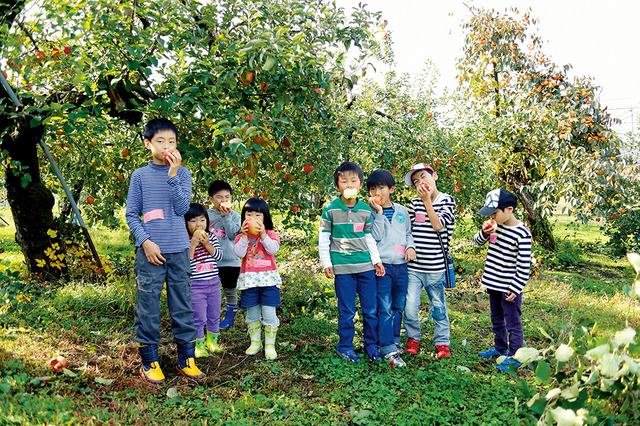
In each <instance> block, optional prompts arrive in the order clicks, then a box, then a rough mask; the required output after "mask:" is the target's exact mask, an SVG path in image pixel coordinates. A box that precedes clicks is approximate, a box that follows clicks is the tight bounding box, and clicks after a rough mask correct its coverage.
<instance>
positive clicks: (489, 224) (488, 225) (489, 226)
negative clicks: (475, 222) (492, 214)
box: [482, 219, 498, 232]
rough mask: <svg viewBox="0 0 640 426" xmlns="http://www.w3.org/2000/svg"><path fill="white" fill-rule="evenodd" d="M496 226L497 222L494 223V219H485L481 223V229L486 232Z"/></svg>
mask: <svg viewBox="0 0 640 426" xmlns="http://www.w3.org/2000/svg"><path fill="white" fill-rule="evenodd" d="M497 226H498V224H497V223H496V221H495V220H493V219H490V220H486V221H485V222H484V223H483V224H482V230H483V231H486V232H492V231H493V230H495V229H496V227H497Z"/></svg>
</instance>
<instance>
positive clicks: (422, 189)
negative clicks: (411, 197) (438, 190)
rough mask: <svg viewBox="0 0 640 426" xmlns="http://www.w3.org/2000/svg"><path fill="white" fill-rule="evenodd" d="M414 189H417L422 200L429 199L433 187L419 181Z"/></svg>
mask: <svg viewBox="0 0 640 426" xmlns="http://www.w3.org/2000/svg"><path fill="white" fill-rule="evenodd" d="M416 190H417V191H418V196H420V198H421V199H422V201H423V202H426V201H427V200H429V201H431V193H432V192H433V188H432V187H431V186H430V185H429V184H428V183H426V182H421V183H419V184H417V185H416Z"/></svg>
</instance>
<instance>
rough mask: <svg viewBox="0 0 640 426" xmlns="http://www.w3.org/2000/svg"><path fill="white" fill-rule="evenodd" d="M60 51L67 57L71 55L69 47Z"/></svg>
mask: <svg viewBox="0 0 640 426" xmlns="http://www.w3.org/2000/svg"><path fill="white" fill-rule="evenodd" d="M62 51H63V52H64V54H65V55H67V56H69V55H71V47H69V46H65V47H64V48H63V49H62Z"/></svg>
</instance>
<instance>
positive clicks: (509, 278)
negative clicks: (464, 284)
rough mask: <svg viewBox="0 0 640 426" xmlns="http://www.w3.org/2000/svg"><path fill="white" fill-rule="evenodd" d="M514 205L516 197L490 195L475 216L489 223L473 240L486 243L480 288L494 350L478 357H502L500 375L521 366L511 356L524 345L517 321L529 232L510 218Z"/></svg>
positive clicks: (528, 259)
mask: <svg viewBox="0 0 640 426" xmlns="http://www.w3.org/2000/svg"><path fill="white" fill-rule="evenodd" d="M517 205H518V199H517V198H516V196H515V195H513V194H512V193H511V192H509V191H507V190H506V189H502V188H498V189H494V190H493V191H490V192H489V193H488V194H487V198H486V201H485V203H484V207H483V208H482V209H480V211H478V214H479V215H482V216H491V219H490V220H487V221H485V222H484V223H483V225H482V229H481V230H479V231H478V233H477V234H476V235H475V236H474V237H473V240H474V241H475V242H476V244H478V245H483V244H485V243H486V242H487V241H489V250H488V251H487V260H486V261H485V268H484V274H483V275H482V285H484V286H485V287H486V288H487V293H488V294H489V306H490V308H491V324H492V328H493V334H494V347H493V348H491V349H488V350H486V351H482V352H479V353H478V355H480V356H481V357H483V358H487V359H488V358H492V357H497V356H502V355H506V356H507V358H506V359H505V360H504V361H503V362H502V363H501V364H500V365H498V366H497V368H498V370H502V371H508V370H509V365H510V364H514V365H515V366H516V367H520V365H521V363H519V362H518V361H516V360H515V359H513V356H514V355H515V353H516V351H517V350H518V349H520V348H521V347H522V345H523V342H524V336H523V333H522V322H521V321H520V316H521V314H522V310H521V306H522V290H523V289H524V286H525V284H526V283H527V281H528V280H529V269H530V267H531V232H529V229H527V227H526V226H525V224H524V223H522V222H520V221H519V220H518V219H517V218H516V217H515V216H514V215H513V210H514V209H515V207H516V206H517ZM507 334H508V336H507Z"/></svg>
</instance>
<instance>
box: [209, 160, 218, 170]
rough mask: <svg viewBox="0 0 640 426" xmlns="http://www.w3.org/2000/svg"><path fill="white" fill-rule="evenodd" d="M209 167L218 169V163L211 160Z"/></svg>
mask: <svg viewBox="0 0 640 426" xmlns="http://www.w3.org/2000/svg"><path fill="white" fill-rule="evenodd" d="M209 167H211V168H212V169H216V168H217V167H218V162H217V161H216V160H211V161H210V162H209Z"/></svg>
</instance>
